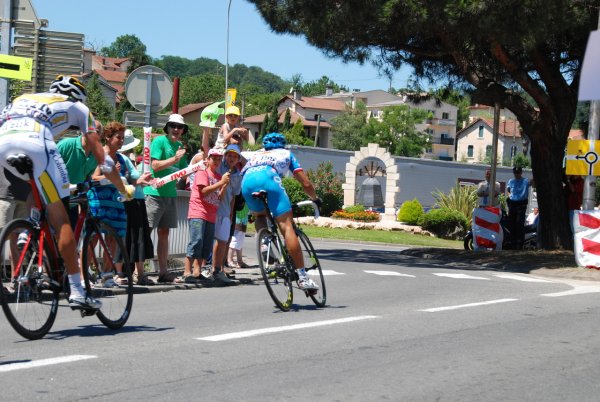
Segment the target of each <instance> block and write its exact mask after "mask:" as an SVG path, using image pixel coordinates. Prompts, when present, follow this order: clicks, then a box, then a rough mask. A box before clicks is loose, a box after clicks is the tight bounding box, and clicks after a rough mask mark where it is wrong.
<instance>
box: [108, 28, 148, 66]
mask: <svg viewBox="0 0 600 402" xmlns="http://www.w3.org/2000/svg"><path fill="white" fill-rule="evenodd" d="M99 53H100V54H101V55H103V56H106V57H127V58H129V61H130V62H131V64H130V65H129V67H128V68H127V73H131V72H132V71H133V70H135V69H136V68H138V67H141V66H145V65H147V64H151V63H152V57H150V56H148V54H146V45H144V43H142V41H141V40H140V39H139V38H138V37H137V36H135V35H121V36H119V37H118V38H117V39H115V41H114V42H113V43H111V44H110V45H109V46H106V47H103V48H102V49H100V51H99Z"/></svg>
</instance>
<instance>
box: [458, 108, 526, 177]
mask: <svg viewBox="0 0 600 402" xmlns="http://www.w3.org/2000/svg"><path fill="white" fill-rule="evenodd" d="M493 125H494V122H493V120H490V119H486V118H481V117H480V118H476V119H475V120H473V122H472V123H471V124H469V125H468V126H466V127H465V128H463V129H462V130H460V131H459V132H458V133H457V134H456V141H457V146H456V160H457V161H459V162H467V163H484V162H486V160H488V161H489V158H490V157H491V155H492V143H493V138H494V131H493V127H494V126H493ZM527 150H528V144H527V141H524V139H523V137H522V136H521V129H520V127H519V122H518V121H517V120H502V121H500V126H499V130H498V152H497V158H498V159H497V160H498V162H499V163H501V164H503V165H510V164H511V161H512V159H513V158H514V157H515V156H516V155H517V154H519V153H521V154H527Z"/></svg>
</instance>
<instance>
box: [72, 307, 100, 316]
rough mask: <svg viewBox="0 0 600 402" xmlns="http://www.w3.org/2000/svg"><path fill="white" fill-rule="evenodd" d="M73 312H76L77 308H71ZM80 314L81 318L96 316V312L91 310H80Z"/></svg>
mask: <svg viewBox="0 0 600 402" xmlns="http://www.w3.org/2000/svg"><path fill="white" fill-rule="evenodd" d="M71 308H72V309H73V310H75V308H73V307H71ZM79 313H80V314H81V318H84V317H89V316H92V315H96V310H89V309H79Z"/></svg>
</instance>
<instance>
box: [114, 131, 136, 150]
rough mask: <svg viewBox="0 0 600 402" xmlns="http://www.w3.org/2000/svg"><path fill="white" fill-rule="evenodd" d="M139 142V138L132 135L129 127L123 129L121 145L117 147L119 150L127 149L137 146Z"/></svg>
mask: <svg viewBox="0 0 600 402" xmlns="http://www.w3.org/2000/svg"><path fill="white" fill-rule="evenodd" d="M139 143H140V140H139V138H135V137H134V136H133V131H131V130H130V129H127V130H125V138H124V139H123V146H122V147H121V148H120V149H119V152H125V151H129V150H130V149H133V148H135V147H137V146H138V144H139Z"/></svg>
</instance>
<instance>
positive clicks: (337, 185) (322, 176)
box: [307, 161, 344, 216]
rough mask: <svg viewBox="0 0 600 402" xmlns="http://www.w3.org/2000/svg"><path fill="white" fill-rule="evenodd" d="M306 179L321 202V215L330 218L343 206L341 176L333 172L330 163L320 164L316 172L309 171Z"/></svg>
mask: <svg viewBox="0 0 600 402" xmlns="http://www.w3.org/2000/svg"><path fill="white" fill-rule="evenodd" d="M307 175H308V178H309V179H310V181H311V182H312V183H313V185H314V186H315V190H316V192H317V196H318V197H319V198H320V199H321V201H323V205H322V206H321V215H323V216H331V214H332V213H333V212H334V211H337V210H338V209H340V208H341V207H342V205H344V190H343V189H342V184H343V180H342V175H341V174H339V173H334V172H333V164H332V163H331V162H329V161H328V162H322V163H320V164H319V166H318V167H317V170H316V171H312V170H309V171H308V173H307Z"/></svg>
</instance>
